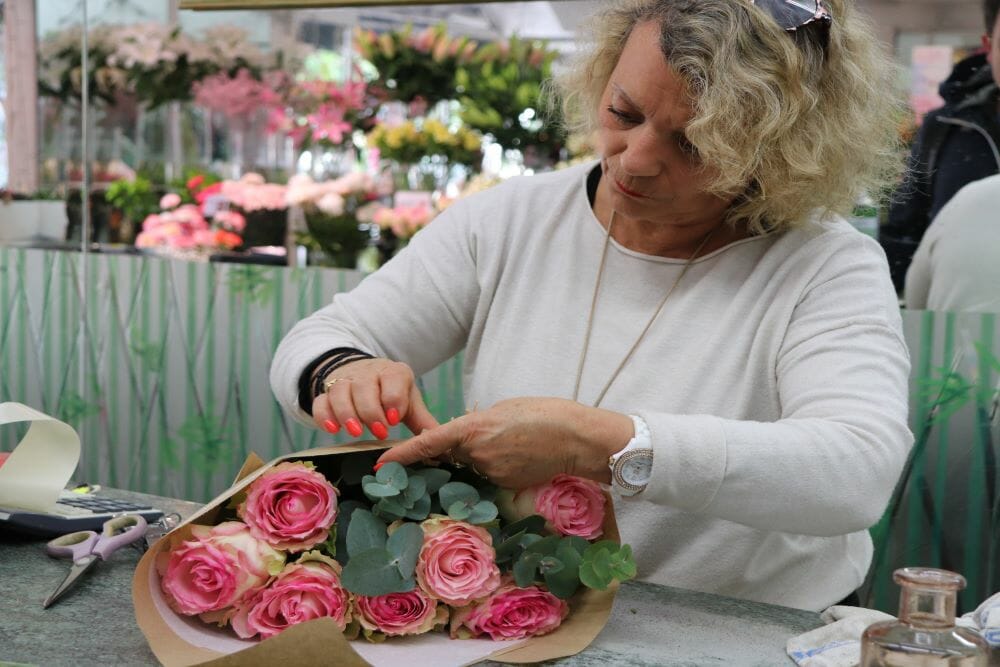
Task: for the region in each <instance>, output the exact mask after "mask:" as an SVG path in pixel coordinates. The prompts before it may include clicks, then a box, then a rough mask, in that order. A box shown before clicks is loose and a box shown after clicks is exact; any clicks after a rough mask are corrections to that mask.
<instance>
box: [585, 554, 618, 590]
mask: <svg viewBox="0 0 1000 667" xmlns="http://www.w3.org/2000/svg"><path fill="white" fill-rule="evenodd" d="M580 583H581V584H583V585H584V586H586V587H587V588H593V589H594V590H595V591H603V590H606V589H607V587H608V586H610V585H611V577H610V575H609V576H605V577H601V576H598V574H597V572H596V571H595V570H594V564H593V563H591V562H587V561H584V562H582V563H580Z"/></svg>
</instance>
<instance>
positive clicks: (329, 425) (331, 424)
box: [323, 419, 340, 433]
mask: <svg viewBox="0 0 1000 667" xmlns="http://www.w3.org/2000/svg"><path fill="white" fill-rule="evenodd" d="M323 428H325V429H326V430H327V431H328V432H330V433H336V432H337V431H339V430H340V424H338V423H337V422H335V421H333V420H332V419H327V420H326V421H325V422H323Z"/></svg>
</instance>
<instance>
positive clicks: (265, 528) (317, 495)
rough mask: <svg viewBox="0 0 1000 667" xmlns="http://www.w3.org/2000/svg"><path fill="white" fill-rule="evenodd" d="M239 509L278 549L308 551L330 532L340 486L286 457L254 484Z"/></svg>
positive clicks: (258, 534)
mask: <svg viewBox="0 0 1000 667" xmlns="http://www.w3.org/2000/svg"><path fill="white" fill-rule="evenodd" d="M236 513H237V514H238V515H239V517H240V518H241V519H243V520H244V521H245V522H246V524H247V526H249V527H250V532H251V533H253V535H254V537H256V538H258V539H261V540H264V541H265V542H267V543H268V544H270V545H271V546H273V547H274V548H275V549H285V550H287V551H291V552H293V553H295V552H299V551H305V550H307V549H310V548H312V547H314V546H315V545H317V544H319V543H320V542H324V541H326V539H327V538H328V537H329V536H330V526H332V525H333V522H334V521H335V520H336V519H337V489H335V488H334V487H333V485H332V484H330V482H328V481H327V480H326V477H324V476H323V475H322V474H321V473H320V472H318V471H316V470H315V469H314V468H312V467H310V466H308V465H306V464H304V463H291V462H287V461H286V462H284V463H279V464H278V465H276V466H275V467H274V468H272V469H271V470H269V471H267V472H266V473H264V474H263V475H262V476H260V477H259V478H257V479H256V480H254V482H253V483H252V484H250V487H249V489H247V498H246V500H245V501H244V502H243V503H241V504H240V506H239V508H238V509H237V510H236Z"/></svg>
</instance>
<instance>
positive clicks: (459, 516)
mask: <svg viewBox="0 0 1000 667" xmlns="http://www.w3.org/2000/svg"><path fill="white" fill-rule="evenodd" d="M470 514H472V509H471V508H470V507H469V506H468V505H467V504H465V503H464V502H462V501H458V502H454V503H452V504H451V505H449V506H448V516H449V517H451V518H452V519H455V520H456V521H465V520H466V519H468V518H469V515H470Z"/></svg>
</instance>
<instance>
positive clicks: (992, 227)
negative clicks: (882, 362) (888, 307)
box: [903, 175, 1000, 313]
mask: <svg viewBox="0 0 1000 667" xmlns="http://www.w3.org/2000/svg"><path fill="white" fill-rule="evenodd" d="M903 299H904V301H905V303H906V307H907V308H913V309H926V310H945V311H954V312H961V311H972V312H984V313H995V312H997V311H1000V175H997V176H990V177H989V178H984V179H982V180H980V181H975V182H974V183H970V184H969V185H966V186H965V187H964V188H962V189H961V190H959V191H958V193H957V194H956V195H955V196H954V197H952V198H951V200H950V201H949V202H948V203H947V204H946V205H945V206H944V208H942V209H941V211H940V212H939V213H938V214H937V217H935V218H934V221H933V222H932V223H931V225H930V227H928V228H927V232H926V233H925V234H924V236H923V238H922V239H921V241H920V245H919V246H918V247H917V251H916V253H915V254H914V255H913V261H912V263H911V264H910V268H909V270H907V272H906V288H905V290H904V292H903Z"/></svg>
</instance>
